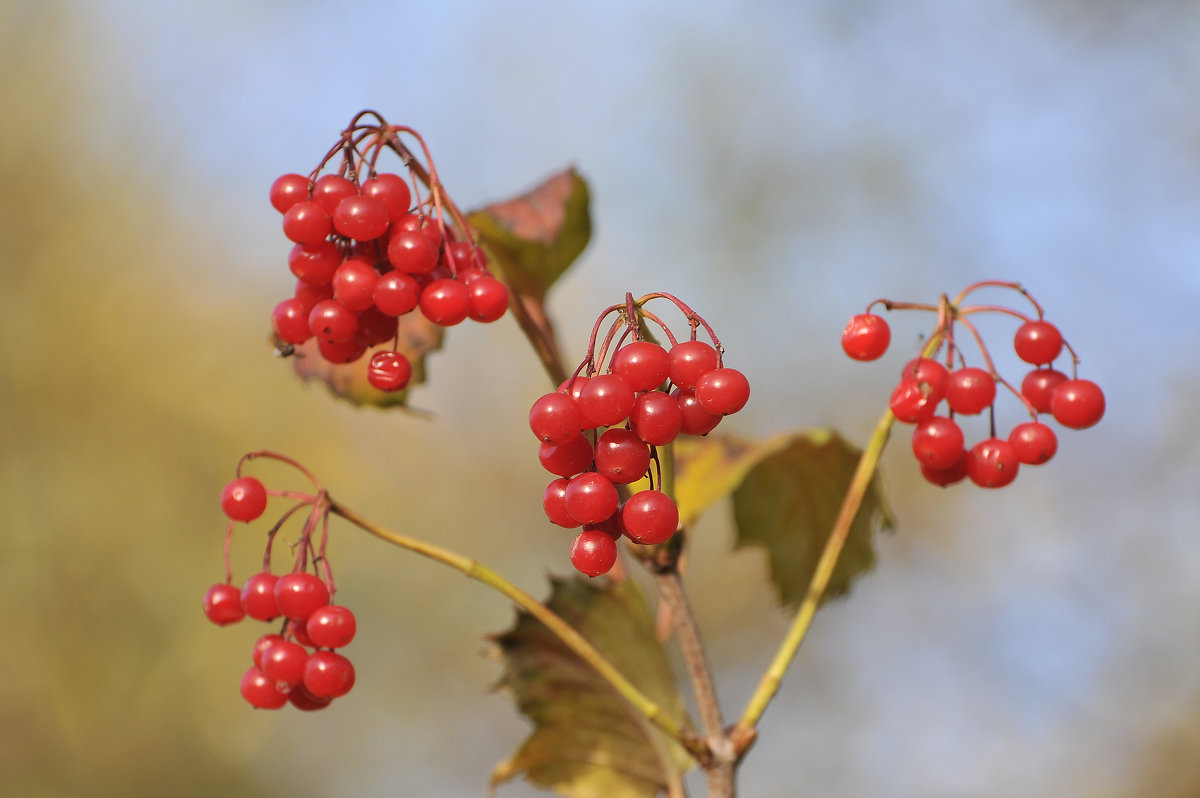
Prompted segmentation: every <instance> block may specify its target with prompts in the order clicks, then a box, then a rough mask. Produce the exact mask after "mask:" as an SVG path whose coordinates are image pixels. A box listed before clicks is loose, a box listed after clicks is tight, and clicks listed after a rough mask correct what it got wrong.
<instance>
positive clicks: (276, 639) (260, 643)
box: [250, 635, 284, 671]
mask: <svg viewBox="0 0 1200 798" xmlns="http://www.w3.org/2000/svg"><path fill="white" fill-rule="evenodd" d="M283 639H284V638H283V635H263V636H262V637H260V638H258V640H256V641H254V649H253V651H251V652H250V659H251V660H253V661H254V667H256V668H258V669H259V670H260V671H261V670H262V656H263V654H264V653H266V650H267V649H268V648H270V647H271V646H273V645H274V644H276V643H281V642H283Z"/></svg>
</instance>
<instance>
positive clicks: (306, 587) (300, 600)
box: [275, 571, 329, 621]
mask: <svg viewBox="0 0 1200 798" xmlns="http://www.w3.org/2000/svg"><path fill="white" fill-rule="evenodd" d="M275 601H276V602H277V603H278V605H279V611H280V612H282V613H283V614H284V615H286V616H287V617H288V618H289V619H291V620H293V621H307V620H308V616H309V615H312V613H313V611H314V610H316V609H317V608H318V607H324V606H325V605H326V604H328V603H329V588H328V587H326V586H325V583H324V582H322V581H321V580H320V579H319V578H318V577H317V576H316V575H314V574H310V573H308V572H306V571H293V572H292V573H290V574H284V575H283V576H281V577H279V581H278V582H276V583H275Z"/></svg>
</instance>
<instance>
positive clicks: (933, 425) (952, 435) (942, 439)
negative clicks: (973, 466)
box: [912, 416, 963, 471]
mask: <svg viewBox="0 0 1200 798" xmlns="http://www.w3.org/2000/svg"><path fill="white" fill-rule="evenodd" d="M912 450H913V454H914V455H916V457H917V460H918V461H919V462H920V463H921V465H923V466H929V468H930V470H933V471H940V470H942V469H946V468H950V467H951V466H953V465H954V464H955V463H956V462H958V460H959V458H961V457H962V452H963V433H962V429H961V428H959V426H958V424H956V423H954V421H953V419H949V418H945V417H944V416H934V417H933V418H929V419H926V420H925V421H922V422H920V423H919V424H917V426H916V427H915V428H914V429H913V436H912Z"/></svg>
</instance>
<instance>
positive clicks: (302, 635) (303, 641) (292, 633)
mask: <svg viewBox="0 0 1200 798" xmlns="http://www.w3.org/2000/svg"><path fill="white" fill-rule="evenodd" d="M305 620H307V619H305ZM284 636H285V637H290V638H292V639H293V640H295V641H296V642H297V643H299V644H300V645H302V646H308V647H309V648H316V647H317V644H316V643H314V642H313V641H311V640H309V639H308V630H307V629H306V628H305V625H304V621H288V622H287V630H286V631H285V632H284Z"/></svg>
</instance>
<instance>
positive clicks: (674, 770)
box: [489, 577, 694, 798]
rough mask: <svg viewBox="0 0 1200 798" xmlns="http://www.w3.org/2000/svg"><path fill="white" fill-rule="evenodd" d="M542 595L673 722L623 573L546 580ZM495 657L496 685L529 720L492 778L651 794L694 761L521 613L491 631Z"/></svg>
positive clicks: (640, 610)
mask: <svg viewBox="0 0 1200 798" xmlns="http://www.w3.org/2000/svg"><path fill="white" fill-rule="evenodd" d="M552 587H553V589H552V592H551V596H550V599H549V600H548V601H547V602H546V604H547V606H549V607H550V609H552V610H554V612H556V613H557V614H558V615H560V616H561V617H562V618H563V619H564V620H566V621H567V622H568V623H569V624H571V625H572V626H573V627H575V628H576V629H577V630H579V632H580V633H581V634H582V635H583V636H584V637H585V638H587V640H588V641H589V642H591V643H592V645H594V646H595V647H596V648H597V649H598V650H599V651H601V652H602V653H603V654H604V656H605V657H606V658H608V660H609V661H610V662H611V663H612V664H613V665H614V666H615V667H616V668H617V669H618V670H620V671H621V672H622V673H624V674H625V675H626V677H627V678H629V680H630V681H631V682H633V683H634V684H635V685H636V686H637V687H638V689H640V690H641V691H642V692H644V693H645V694H646V695H647V696H648V697H649V698H650V699H652V700H653V701H654V702H655V703H657V704H658V705H659V706H660V707H661V708H662V709H663V711H664V712H665V713H666V714H667V715H668V716H669V717H671V718H673V719H675V720H676V721H678V722H679V723H680V725H682V726H687V725H688V724H687V721H686V718H685V710H684V707H683V700H682V698H681V697H680V694H679V688H678V687H677V685H676V683H675V677H674V674H673V673H672V671H671V668H670V665H669V664H668V661H667V656H666V653H665V652H664V650H663V647H662V644H661V643H660V642H659V640H658V638H657V637H656V636H655V632H654V623H653V621H652V620H651V617H650V613H649V610H648V609H647V608H646V603H645V600H644V599H643V597H642V594H641V591H640V590H638V588H637V586H636V585H635V584H634V583H633V582H630V581H623V582H620V583H613V582H609V581H607V580H601V581H590V580H584V579H582V578H578V577H577V578H574V579H569V580H568V579H552ZM489 653H490V654H491V655H492V656H493V657H494V658H495V659H497V660H499V661H500V662H502V663H503V665H504V672H503V674H502V675H501V677H500V681H499V683H498V685H497V687H498V688H499V689H502V690H504V691H505V692H507V693H508V694H509V695H510V696H511V697H512V698H513V700H514V701H515V702H516V704H517V707H518V708H519V709H520V711H521V712H522V713H523V714H525V715H526V716H527V717H529V718H530V719H531V720H532V721H533V723H534V730H533V733H532V734H530V736H529V737H528V738H527V739H526V740H525V742H524V743H522V744H521V747H520V748H519V749H518V750H517V752H516V753H515V754H514V755H513V757H512V758H511V759H508V760H507V761H505V762H502V763H500V764H499V765H497V766H496V768H495V770H494V771H493V772H492V786H495V785H497V784H502V783H504V782H506V781H510V780H511V779H513V778H515V777H517V776H519V775H521V774H524V776H525V778H526V779H528V780H529V781H530V782H532V783H533V784H535V785H537V786H539V787H543V788H547V789H551V790H554V791H555V792H556V793H558V794H559V795H565V796H570V798H651V797H652V796H655V795H658V794H659V793H660V792H662V791H664V790H665V789H666V788H667V786H668V785H669V784H672V783H676V782H677V781H678V779H679V777H680V774H682V772H683V771H685V770H686V769H687V768H688V767H690V766H691V765H692V764H694V760H692V759H691V757H690V756H689V755H688V754H687V752H685V751H684V750H683V748H682V747H680V746H679V745H678V744H676V743H675V742H674V741H672V740H670V739H669V738H668V737H666V736H665V735H664V734H662V732H660V731H659V730H658V729H657V728H656V727H654V726H652V725H651V724H650V722H649V721H647V720H646V719H645V718H644V717H643V716H642V715H641V714H640V713H639V712H637V710H635V709H634V708H633V707H632V706H630V705H629V703H628V702H626V701H625V699H624V698H622V697H621V696H620V695H619V694H617V692H616V691H615V690H613V689H612V688H611V687H610V686H609V684H608V682H606V681H604V680H603V679H601V678H600V676H599V675H597V673H596V672H595V671H594V670H593V669H592V668H591V666H589V665H587V664H586V663H585V662H583V660H581V659H579V658H578V657H577V656H575V654H574V653H573V652H571V650H570V649H568V648H567V647H566V646H565V645H563V643H562V642H561V641H560V640H559V639H558V638H557V637H555V636H554V635H553V634H552V633H551V632H550V630H549V629H547V628H546V627H545V626H544V625H543V624H542V623H541V622H540V621H538V620H537V619H536V618H534V617H533V616H531V615H529V614H528V613H525V612H519V613H518V614H517V621H516V624H515V625H514V626H513V628H512V629H510V630H509V631H507V632H504V633H503V634H501V635H498V636H496V637H495V638H493V646H492V648H491V650H490V652H489Z"/></svg>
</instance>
